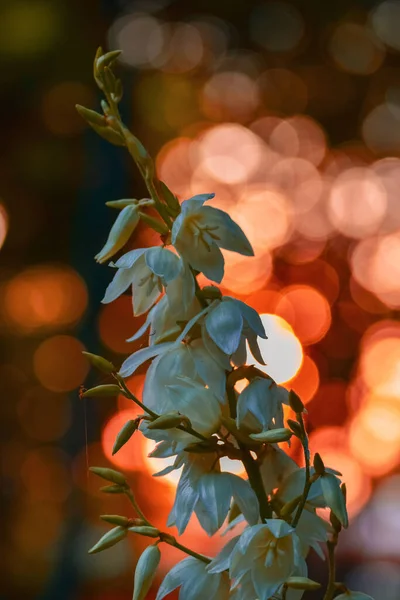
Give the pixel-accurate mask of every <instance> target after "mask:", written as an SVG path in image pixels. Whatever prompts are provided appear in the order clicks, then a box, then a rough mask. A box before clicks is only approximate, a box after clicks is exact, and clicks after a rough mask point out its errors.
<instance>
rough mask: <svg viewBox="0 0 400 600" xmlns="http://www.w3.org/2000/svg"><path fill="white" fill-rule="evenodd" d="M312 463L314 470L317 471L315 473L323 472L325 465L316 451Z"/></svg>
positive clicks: (320, 473)
mask: <svg viewBox="0 0 400 600" xmlns="http://www.w3.org/2000/svg"><path fill="white" fill-rule="evenodd" d="M313 464H314V469H315V472H316V473H317V475H324V473H325V465H324V462H323V460H322V458H321V457H320V455H319V454H318V452H316V454H315V456H314V463H313Z"/></svg>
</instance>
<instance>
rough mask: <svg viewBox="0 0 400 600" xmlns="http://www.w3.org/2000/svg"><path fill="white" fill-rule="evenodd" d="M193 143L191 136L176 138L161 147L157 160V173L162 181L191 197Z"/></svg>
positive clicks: (174, 189)
mask: <svg viewBox="0 0 400 600" xmlns="http://www.w3.org/2000/svg"><path fill="white" fill-rule="evenodd" d="M192 144H193V142H192V141H191V140H190V139H189V138H186V137H178V138H175V139H174V140H172V141H170V142H167V143H166V144H165V145H164V146H163V147H162V148H161V150H160V152H159V153H158V155H157V160H156V167H157V173H158V176H159V178H160V179H161V181H164V182H165V183H166V184H167V185H168V187H169V188H170V189H171V190H173V191H174V193H175V194H178V195H180V196H182V197H183V198H189V197H190V192H189V190H190V180H191V177H192V171H193V166H192V164H191V162H190V153H191V148H192Z"/></svg>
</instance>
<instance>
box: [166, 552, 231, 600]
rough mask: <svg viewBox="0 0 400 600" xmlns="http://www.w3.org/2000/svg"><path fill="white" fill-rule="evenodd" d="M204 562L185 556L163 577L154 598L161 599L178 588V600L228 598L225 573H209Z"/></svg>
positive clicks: (220, 599)
mask: <svg viewBox="0 0 400 600" xmlns="http://www.w3.org/2000/svg"><path fill="white" fill-rule="evenodd" d="M206 566H207V565H206V564H205V563H203V562H201V561H200V560H197V559H196V558H192V557H189V558H185V559H184V560H182V561H181V562H179V563H178V564H176V565H175V566H174V567H173V568H172V569H171V570H170V572H169V573H167V575H166V576H165V578H164V581H163V582H162V584H161V586H160V589H159V590H158V594H157V597H156V600H162V599H163V598H165V596H168V594H170V593H171V592H172V591H173V590H176V589H177V588H180V589H179V600H204V599H205V598H207V600H228V599H229V577H228V575H227V573H217V574H211V573H208V572H207V570H206Z"/></svg>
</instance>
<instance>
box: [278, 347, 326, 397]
mask: <svg viewBox="0 0 400 600" xmlns="http://www.w3.org/2000/svg"><path fill="white" fill-rule="evenodd" d="M319 382H320V378H319V371H318V367H317V365H316V364H315V362H314V361H313V359H312V358H310V357H309V356H307V355H305V356H304V358H303V364H302V365H301V367H300V369H299V371H298V372H297V373H296V375H295V376H294V377H293V378H292V379H290V380H289V381H287V382H286V383H285V387H287V388H288V389H292V390H294V391H295V392H296V394H298V396H300V398H301V400H302V402H303V403H304V404H307V403H308V402H310V400H312V399H313V397H314V395H315V393H316V391H317V389H318V386H319Z"/></svg>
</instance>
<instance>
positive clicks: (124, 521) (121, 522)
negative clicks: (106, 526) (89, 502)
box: [100, 515, 131, 527]
mask: <svg viewBox="0 0 400 600" xmlns="http://www.w3.org/2000/svg"><path fill="white" fill-rule="evenodd" d="M100 519H101V520H102V521H105V522H106V523H110V524H111V525H118V526H119V527H128V526H129V524H130V523H131V521H130V519H128V517H121V516H120V515H100Z"/></svg>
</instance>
